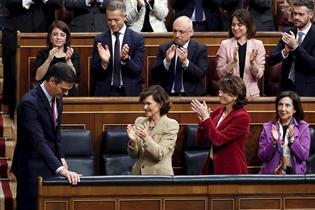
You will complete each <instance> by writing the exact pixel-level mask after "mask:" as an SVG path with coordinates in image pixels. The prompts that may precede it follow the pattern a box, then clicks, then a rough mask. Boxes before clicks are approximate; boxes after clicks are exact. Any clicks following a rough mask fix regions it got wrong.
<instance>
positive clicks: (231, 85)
mask: <svg viewBox="0 0 315 210" xmlns="http://www.w3.org/2000/svg"><path fill="white" fill-rule="evenodd" d="M219 88H220V90H222V91H223V92H225V93H227V94H229V95H231V96H235V97H236V100H235V103H234V104H233V108H234V109H236V108H241V107H243V106H244V105H246V104H247V99H246V86H245V83H244V81H243V80H242V79H241V78H240V77H238V76H234V75H228V76H226V77H222V78H221V79H220V81H219Z"/></svg>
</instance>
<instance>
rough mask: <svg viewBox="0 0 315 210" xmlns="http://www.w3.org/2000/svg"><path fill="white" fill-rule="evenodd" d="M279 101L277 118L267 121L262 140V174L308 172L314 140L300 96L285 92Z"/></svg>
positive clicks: (277, 101) (259, 155) (277, 103)
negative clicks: (305, 119) (309, 157)
mask: <svg viewBox="0 0 315 210" xmlns="http://www.w3.org/2000/svg"><path fill="white" fill-rule="evenodd" d="M275 104H276V119H275V120H272V121H269V122H267V123H265V124H264V126H263V130H262V133H261V136H260V139H259V148H258V157H259V158H260V160H261V161H262V167H261V170H260V174H305V173H306V170H307V168H306V161H307V159H308V155H309V149H310V142H311V140H310V133H309V127H308V124H307V123H306V122H305V121H304V120H303V119H304V113H303V109H302V105H301V101H300V98H299V96H298V95H297V94H296V93H295V92H293V91H283V92H281V93H280V94H279V96H278V97H277V98H276V102H275Z"/></svg>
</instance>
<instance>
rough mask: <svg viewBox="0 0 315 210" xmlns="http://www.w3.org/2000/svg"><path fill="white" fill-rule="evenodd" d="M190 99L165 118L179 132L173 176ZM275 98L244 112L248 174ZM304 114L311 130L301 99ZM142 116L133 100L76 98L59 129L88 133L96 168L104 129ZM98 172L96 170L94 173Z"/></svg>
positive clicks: (312, 108)
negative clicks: (177, 126) (176, 125)
mask: <svg viewBox="0 0 315 210" xmlns="http://www.w3.org/2000/svg"><path fill="white" fill-rule="evenodd" d="M192 99H193V97H173V98H172V102H173V103H172V108H171V111H170V113H169V117H172V118H174V119H176V120H177V121H178V122H179V124H180V131H179V135H178V139H177V143H176V148H175V152H174V155H173V167H174V170H175V173H176V174H183V161H182V148H183V145H182V143H183V128H184V126H186V125H188V124H197V123H198V119H197V117H196V116H195V114H194V113H193V112H192V111H191V106H190V102H191V100H192ZM197 99H199V100H206V102H207V104H208V105H209V107H211V108H214V107H216V106H219V99H218V97H198V98H197ZM274 100H275V97H259V98H256V99H254V100H251V101H249V103H248V105H247V106H246V109H247V110H248V111H249V113H250V117H251V124H250V134H249V136H248V141H247V148H246V149H247V151H246V158H247V162H248V169H249V172H250V173H257V172H258V171H259V169H260V165H261V163H260V161H259V159H258V157H257V151H258V140H259V136H260V132H261V129H262V124H263V123H264V122H266V121H269V120H271V119H274V117H275V111H274V109H275V106H274ZM302 101H303V108H304V111H305V120H306V121H307V122H308V123H310V126H312V127H314V126H315V98H313V97H304V98H302ZM142 115H144V111H143V107H142V105H141V104H139V102H138V98H137V97H76V98H65V99H64V114H63V119H62V122H63V125H62V126H63V128H64V129H69V128H72V129H88V130H90V131H91V133H92V139H94V140H95V151H96V155H97V160H96V163H97V164H96V165H97V166H99V165H100V164H99V160H100V148H101V144H100V137H101V134H102V132H103V131H105V130H106V129H107V128H115V127H119V128H125V127H126V125H127V124H130V123H131V124H132V123H134V120H135V119H136V118H137V117H138V116H142ZM97 171H99V170H97Z"/></svg>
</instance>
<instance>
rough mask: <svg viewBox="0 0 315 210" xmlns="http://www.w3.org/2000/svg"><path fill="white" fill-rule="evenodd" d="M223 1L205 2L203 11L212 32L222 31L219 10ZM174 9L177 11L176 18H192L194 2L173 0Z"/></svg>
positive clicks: (207, 0)
mask: <svg viewBox="0 0 315 210" xmlns="http://www.w3.org/2000/svg"><path fill="white" fill-rule="evenodd" d="M220 2H221V0H203V1H202V5H203V10H204V13H205V17H206V22H207V26H208V29H209V30H210V31H222V29H223V28H222V20H221V12H220V10H219V5H220ZM171 3H172V7H173V9H175V18H178V17H179V16H187V17H189V18H191V16H192V14H193V12H194V9H195V2H194V0H172V2H171Z"/></svg>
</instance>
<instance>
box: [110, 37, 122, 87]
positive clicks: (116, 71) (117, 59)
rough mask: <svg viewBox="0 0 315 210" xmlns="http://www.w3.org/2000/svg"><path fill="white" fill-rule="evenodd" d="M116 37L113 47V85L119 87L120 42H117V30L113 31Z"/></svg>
mask: <svg viewBox="0 0 315 210" xmlns="http://www.w3.org/2000/svg"><path fill="white" fill-rule="evenodd" d="M114 35H115V37H116V41H115V47H114V65H113V81H112V82H113V84H112V85H113V86H114V87H119V86H120V85H121V83H120V42H119V32H114Z"/></svg>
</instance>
